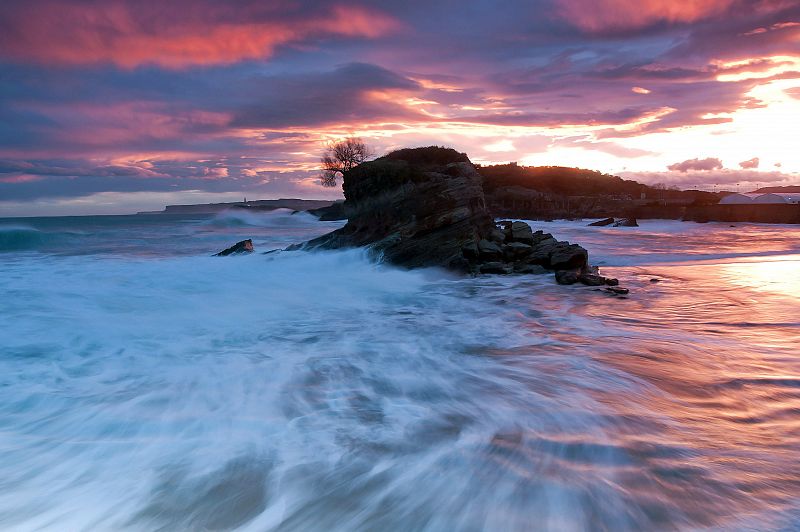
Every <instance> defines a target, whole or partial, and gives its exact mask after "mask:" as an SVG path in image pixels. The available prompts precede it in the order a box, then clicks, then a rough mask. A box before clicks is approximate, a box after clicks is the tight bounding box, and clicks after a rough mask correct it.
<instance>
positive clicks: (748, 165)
mask: <svg viewBox="0 0 800 532" xmlns="http://www.w3.org/2000/svg"><path fill="white" fill-rule="evenodd" d="M759 162H760V161H759V159H758V157H753V158H752V159H748V160H746V161H742V162H740V163H739V166H740V167H742V168H744V169H745V170H747V169H752V168H758V164H759Z"/></svg>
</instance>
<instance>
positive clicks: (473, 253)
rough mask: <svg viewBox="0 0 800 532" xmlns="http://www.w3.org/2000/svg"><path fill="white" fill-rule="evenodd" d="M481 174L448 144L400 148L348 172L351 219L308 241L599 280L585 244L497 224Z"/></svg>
mask: <svg viewBox="0 0 800 532" xmlns="http://www.w3.org/2000/svg"><path fill="white" fill-rule="evenodd" d="M481 180H482V178H481V176H480V174H478V172H477V171H476V169H475V167H474V166H473V165H472V163H470V161H469V159H468V158H467V156H466V155H465V154H463V153H458V152H456V151H455V150H450V149H445V148H433V147H432V148H417V149H410V150H400V151H399V152H394V153H391V154H389V155H387V156H385V157H381V158H380V159H377V160H375V161H371V162H367V163H363V164H361V165H359V166H357V167H355V168H354V169H353V170H350V171H349V172H347V173H346V174H345V176H344V186H343V188H344V194H345V198H346V201H345V204H344V206H343V208H344V209H345V211H346V212H347V214H348V222H347V224H346V225H345V226H344V227H342V228H341V229H338V230H336V231H333V232H332V233H328V234H327V235H323V236H321V237H319V238H317V239H314V240H312V241H310V242H307V243H306V244H304V245H303V246H302V247H304V248H306V249H313V248H328V249H335V248H343V247H354V246H368V247H369V248H370V249H371V250H372V252H373V253H374V254H375V255H376V256H378V257H379V258H381V259H382V260H385V261H387V262H390V263H393V264H397V265H400V266H405V267H409V268H414V267H420V266H441V267H445V268H449V269H453V270H458V271H462V272H468V273H473V274H479V273H484V274H512V273H518V274H537V273H544V272H546V271H556V272H559V273H557V279H559V276H560V280H559V282H562V284H572V283H575V282H584V284H591V283H594V282H595V280H594V278H590V277H586V276H587V275H589V274H591V275H595V276H597V277H599V276H598V275H597V272H596V270H592V269H591V268H590V267H589V257H588V253H587V251H586V250H585V249H584V248H582V247H581V246H579V245H577V244H571V243H569V242H563V241H559V240H557V239H555V238H554V237H553V235H551V234H550V233H545V232H543V231H533V229H531V227H530V226H529V225H528V224H527V223H525V222H522V221H514V220H505V221H501V222H499V223H497V224H495V222H494V220H493V219H492V217H491V216H490V214H489V212H488V210H487V208H486V202H485V200H484V195H483V188H482V183H481ZM561 272H567V273H561ZM590 279H591V281H590ZM600 279H602V283H600V284H606V281H605V278H600Z"/></svg>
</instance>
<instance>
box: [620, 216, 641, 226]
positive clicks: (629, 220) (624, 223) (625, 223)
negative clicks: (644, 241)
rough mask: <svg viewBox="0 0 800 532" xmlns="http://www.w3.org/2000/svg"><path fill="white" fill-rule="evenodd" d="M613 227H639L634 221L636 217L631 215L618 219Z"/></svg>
mask: <svg viewBox="0 0 800 532" xmlns="http://www.w3.org/2000/svg"><path fill="white" fill-rule="evenodd" d="M614 227H639V224H638V223H637V222H636V218H634V217H633V216H631V217H629V218H624V219H622V220H618V221H617V222H616V223H614Z"/></svg>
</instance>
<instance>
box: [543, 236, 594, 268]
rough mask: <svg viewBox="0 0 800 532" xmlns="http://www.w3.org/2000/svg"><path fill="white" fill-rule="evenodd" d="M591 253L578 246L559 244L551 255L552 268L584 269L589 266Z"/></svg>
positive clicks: (565, 243)
mask: <svg viewBox="0 0 800 532" xmlns="http://www.w3.org/2000/svg"><path fill="white" fill-rule="evenodd" d="M588 262H589V253H588V252H587V251H586V250H585V249H583V248H582V247H581V246H579V245H578V244H570V243H569V242H559V243H558V245H556V246H555V248H554V249H553V252H552V253H551V254H550V268H552V269H554V270H566V269H583V268H585V267H586V266H587V265H588Z"/></svg>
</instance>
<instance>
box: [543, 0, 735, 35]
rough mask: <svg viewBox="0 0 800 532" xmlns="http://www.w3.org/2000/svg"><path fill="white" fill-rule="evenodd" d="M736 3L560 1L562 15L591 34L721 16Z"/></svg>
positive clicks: (727, 0) (697, 0) (705, 0)
mask: <svg viewBox="0 0 800 532" xmlns="http://www.w3.org/2000/svg"><path fill="white" fill-rule="evenodd" d="M734 1H735V0H683V1H680V2H676V1H675V0H561V1H560V9H559V11H560V13H561V15H562V16H563V17H564V18H565V19H567V20H568V21H569V22H571V23H572V24H575V25H576V26H578V27H579V28H581V29H584V30H587V31H590V32H604V31H614V30H617V31H619V30H629V29H636V28H641V27H645V26H648V25H650V24H653V23H656V22H662V21H663V22H671V23H683V22H693V21H697V20H702V19H705V18H709V17H712V16H714V15H719V14H720V13H723V12H724V11H725V10H727V9H728V8H729V7H731V5H733V4H734Z"/></svg>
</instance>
